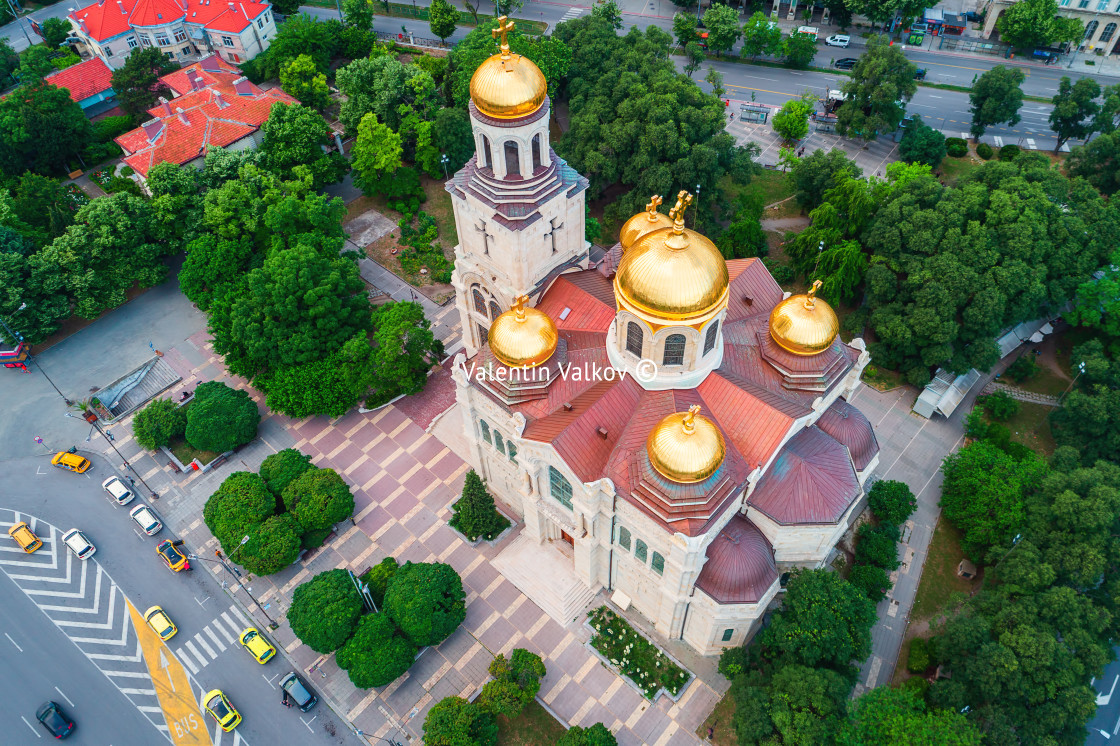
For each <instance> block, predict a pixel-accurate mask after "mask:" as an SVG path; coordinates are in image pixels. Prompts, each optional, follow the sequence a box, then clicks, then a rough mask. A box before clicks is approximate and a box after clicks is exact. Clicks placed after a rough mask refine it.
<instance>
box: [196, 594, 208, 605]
mask: <svg viewBox="0 0 1120 746" xmlns="http://www.w3.org/2000/svg"><path fill="white" fill-rule="evenodd" d="M209 600H210V597H209V596H207V597H206V598H204V599H202V600H201V601H199V600H198V596H195V599H194V602H195V603H196V604H198V605H199V606H204V605H205V604H206V602H207V601H209Z"/></svg>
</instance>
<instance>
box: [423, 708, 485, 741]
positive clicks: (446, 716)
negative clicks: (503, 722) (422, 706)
mask: <svg viewBox="0 0 1120 746" xmlns="http://www.w3.org/2000/svg"><path fill="white" fill-rule="evenodd" d="M496 743H498V724H497V722H496V721H495V720H494V716H493V715H491V714H490V713H489V712H487V711H486V710H484V709H482V708H481V707H479V706H478V705H476V704H472V703H471V702H468V701H467V700H465V699H463V698H462V697H447V698H445V699H441V700H440V701H439V702H436V704H435V706H433V707H432V709H430V710H428V716H427V717H425V718H424V744H425V746H463V745H464V744H471V746H494V744H496Z"/></svg>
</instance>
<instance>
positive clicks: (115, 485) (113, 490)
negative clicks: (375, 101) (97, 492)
mask: <svg viewBox="0 0 1120 746" xmlns="http://www.w3.org/2000/svg"><path fill="white" fill-rule="evenodd" d="M101 486H102V488H104V490H105V491H106V492H108V493H109V497H111V498H113V502H115V503H116V504H117V505H128V504H129V503H130V502H132V498H134V497H136V495H135V494H134V493H133V492H132V490H130V489H129V488H128V487H125V486H124V482H122V481H121V480H120V479H118V478H117V477H109V478H108V479H106V480H105V481H104V482H102V483H101Z"/></svg>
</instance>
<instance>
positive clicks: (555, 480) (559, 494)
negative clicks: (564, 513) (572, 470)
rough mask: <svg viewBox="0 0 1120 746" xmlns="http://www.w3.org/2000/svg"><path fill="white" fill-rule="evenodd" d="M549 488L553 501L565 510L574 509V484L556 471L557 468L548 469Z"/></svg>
mask: <svg viewBox="0 0 1120 746" xmlns="http://www.w3.org/2000/svg"><path fill="white" fill-rule="evenodd" d="M548 486H549V490H550V492H551V493H552V499H554V500H556V502H558V503H560V504H561V505H563V506H564V507H565V508H570V507H572V483H571V482H569V481H568V480H567V479H565V478H564V475H563V474H561V473H560V472H558V471H556V467H554V466H550V467H548Z"/></svg>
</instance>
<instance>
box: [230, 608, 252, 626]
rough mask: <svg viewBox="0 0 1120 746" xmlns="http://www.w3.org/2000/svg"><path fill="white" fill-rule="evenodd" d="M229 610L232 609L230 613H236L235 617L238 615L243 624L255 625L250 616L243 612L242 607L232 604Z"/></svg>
mask: <svg viewBox="0 0 1120 746" xmlns="http://www.w3.org/2000/svg"><path fill="white" fill-rule="evenodd" d="M229 611H230V613H231V614H233V615H234V616H235V617H237V618H238V619H240V620H241V623H242V624H243V625H245V626H246V627H252V626H253V623H252V622H251V621H249V618H248V617H246V616H245V615H244V614H243V613H242V612H241V609H239V608H237V607H236V606H231V607H229ZM234 629H236V627H235V628H234Z"/></svg>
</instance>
